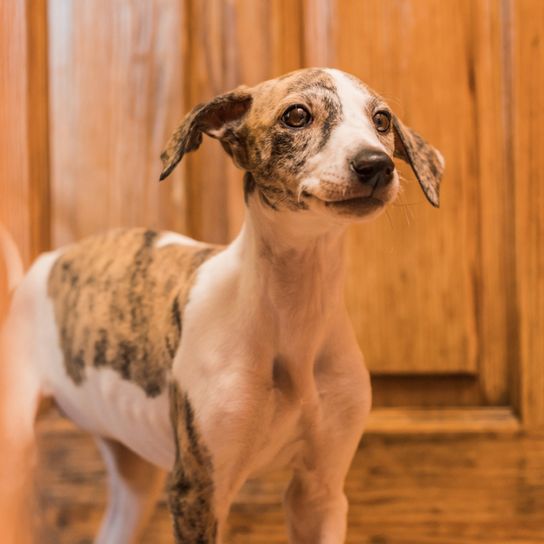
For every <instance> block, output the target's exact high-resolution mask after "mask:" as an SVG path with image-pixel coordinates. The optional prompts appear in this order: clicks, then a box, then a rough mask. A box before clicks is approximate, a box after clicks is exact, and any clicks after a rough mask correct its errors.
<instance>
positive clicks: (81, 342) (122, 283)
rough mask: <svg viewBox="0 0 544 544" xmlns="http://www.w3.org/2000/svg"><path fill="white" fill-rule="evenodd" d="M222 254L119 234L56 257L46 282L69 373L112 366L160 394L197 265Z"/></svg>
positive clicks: (151, 236)
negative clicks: (89, 367)
mask: <svg viewBox="0 0 544 544" xmlns="http://www.w3.org/2000/svg"><path fill="white" fill-rule="evenodd" d="M219 251H221V248H220V247H218V246H211V245H207V244H203V243H199V242H195V241H193V240H191V239H190V238H186V237H183V236H181V235H177V234H174V233H169V232H159V231H154V230H149V229H141V228H133V229H117V230H113V231H109V232H106V233H104V234H99V235H95V236H91V237H89V238H86V239H84V240H82V241H81V242H78V243H76V244H73V245H71V246H68V247H67V248H65V249H64V250H62V251H61V252H60V253H59V256H58V257H57V259H56V261H55V263H54V264H53V266H52V268H51V271H50V273H49V278H48V285H47V287H48V289H47V290H48V296H49V297H50V299H51V301H52V303H53V307H54V313H55V320H56V325H57V328H58V332H59V340H60V343H61V348H62V351H63V355H64V362H65V366H66V371H67V373H68V374H69V375H70V377H71V378H72V379H73V381H74V382H75V383H82V382H83V381H84V380H85V369H86V368H87V367H88V366H93V367H95V368H100V367H109V368H113V369H114V370H116V371H117V372H119V373H120V374H121V376H122V377H123V378H125V379H128V380H131V381H134V382H135V383H137V384H138V385H140V386H141V387H143V388H144V390H145V391H146V393H147V394H148V395H150V396H156V395H158V394H160V393H161V392H162V391H163V390H164V387H165V385H166V381H167V378H166V374H167V372H168V370H169V369H170V366H171V364H172V361H173V357H174V354H175V351H176V349H177V346H178V344H179V341H180V338H181V331H182V319H183V308H184V306H185V304H186V302H187V299H188V296H189V292H190V290H191V287H192V285H193V283H194V279H195V277H196V274H197V272H198V269H199V267H200V266H201V265H202V264H203V263H204V262H205V261H207V260H208V259H210V258H211V257H213V256H214V255H216V254H217V253H218V252H219Z"/></svg>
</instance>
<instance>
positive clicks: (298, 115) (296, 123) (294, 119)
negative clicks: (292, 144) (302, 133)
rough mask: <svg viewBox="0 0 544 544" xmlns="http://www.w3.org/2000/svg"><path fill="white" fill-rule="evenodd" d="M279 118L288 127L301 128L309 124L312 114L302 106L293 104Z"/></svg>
mask: <svg viewBox="0 0 544 544" xmlns="http://www.w3.org/2000/svg"><path fill="white" fill-rule="evenodd" d="M281 120H282V121H283V123H284V124H286V125H287V126H288V127H292V128H302V127H305V126H306V125H309V124H310V122H311V121H312V116H311V114H310V112H309V111H308V110H307V109H306V108H305V107H304V106H301V105H300V104H295V105H294V106H291V107H289V108H287V109H286V110H285V112H284V113H283V115H282V116H281Z"/></svg>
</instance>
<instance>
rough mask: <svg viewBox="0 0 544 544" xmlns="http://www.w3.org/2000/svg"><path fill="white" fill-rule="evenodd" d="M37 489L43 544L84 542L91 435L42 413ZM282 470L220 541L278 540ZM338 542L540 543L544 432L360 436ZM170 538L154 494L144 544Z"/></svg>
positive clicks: (242, 507)
mask: <svg viewBox="0 0 544 544" xmlns="http://www.w3.org/2000/svg"><path fill="white" fill-rule="evenodd" d="M38 443H39V452H40V453H39V468H38V475H37V488H38V495H39V516H40V520H41V521H40V525H41V527H42V537H41V538H40V542H43V543H44V544H90V543H91V542H92V537H93V535H94V534H95V532H96V529H97V526H98V524H99V521H100V517H101V514H102V511H103V509H104V505H105V498H106V484H105V473H104V468H103V465H102V462H101V460H100V458H99V455H98V452H97V450H96V447H95V445H94V442H93V441H92V440H91V438H90V437H89V436H87V435H85V434H84V433H81V432H80V431H78V430H77V429H75V428H74V427H73V426H72V425H71V424H70V423H68V422H66V421H65V420H62V419H60V418H58V417H56V416H54V415H49V416H47V417H45V418H44V419H42V420H41V421H40V422H39V424H38ZM287 476H288V475H287V473H285V472H280V473H275V474H272V475H270V476H268V477H266V478H264V479H262V480H258V481H254V482H250V483H248V484H247V485H246V486H245V488H244V489H243V491H242V493H241V495H240V498H239V501H238V502H237V503H236V505H235V506H234V508H233V511H232V515H231V520H230V536H229V540H228V542H229V543H230V544H280V543H282V544H283V543H285V542H286V536H285V530H284V527H283V518H282V512H281V507H280V506H279V503H280V499H281V493H282V489H283V487H284V485H285V481H286V479H287ZM346 489H347V494H348V497H349V500H350V514H349V534H348V540H347V542H348V544H484V543H486V544H538V543H544V436H541V437H525V436H521V435H511V436H509V435H496V436H494V435H483V436H482V435H450V436H417V435H415V436H414V435H396V436H380V435H377V434H372V435H369V436H367V437H365V439H364V440H363V443H362V445H361V448H360V450H359V451H358V453H357V456H356V458H355V460H354V463H353V466H352V469H351V471H350V474H349V478H348V481H347V484H346ZM167 542H168V543H171V542H173V539H172V536H171V530H170V519H169V515H168V512H167V509H166V505H165V502H164V498H163V500H162V501H161V503H160V504H159V505H158V508H157V511H156V513H155V515H154V517H153V520H152V522H151V524H150V526H149V528H148V531H147V533H146V537H145V539H144V544H152V543H153V544H158V543H159V544H160V543H167Z"/></svg>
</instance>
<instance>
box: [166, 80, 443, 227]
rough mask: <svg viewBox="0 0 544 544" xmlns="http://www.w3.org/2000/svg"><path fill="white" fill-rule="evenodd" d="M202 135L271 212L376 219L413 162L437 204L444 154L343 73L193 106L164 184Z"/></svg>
mask: <svg viewBox="0 0 544 544" xmlns="http://www.w3.org/2000/svg"><path fill="white" fill-rule="evenodd" d="M203 133H205V134H208V135H209V136H211V137H213V138H217V139H219V140H220V142H221V144H222V145H223V147H224V149H225V151H226V152H227V153H228V154H229V155H231V156H232V158H233V160H234V162H235V164H236V165H237V166H239V167H240V168H242V169H244V170H245V171H246V176H245V193H246V199H248V198H252V196H253V195H256V196H257V197H258V198H259V199H260V201H261V203H262V204H263V205H265V206H267V207H269V208H271V209H276V210H280V209H289V210H294V211H299V210H302V211H304V210H306V211H308V210H313V211H316V212H318V213H325V214H327V215H332V216H334V217H336V218H339V217H340V218H349V219H357V218H368V217H371V216H374V215H375V214H376V213H378V212H379V211H381V210H383V208H384V207H385V205H386V204H387V203H389V202H391V201H392V200H393V199H394V198H395V197H396V195H397V193H398V189H399V176H398V173H397V171H396V168H395V165H394V163H393V157H398V158H401V159H403V160H404V161H406V162H407V163H409V164H410V166H411V167H412V169H413V171H414V173H415V175H416V177H417V179H418V181H419V183H420V185H421V188H422V189H423V191H424V193H425V196H426V197H427V199H428V200H429V201H430V202H431V204H433V206H438V203H439V183H440V178H441V176H442V171H443V167H444V161H443V159H442V156H441V155H440V153H439V152H438V151H437V150H435V149H434V148H433V147H431V146H430V145H429V144H428V143H426V142H425V140H423V138H421V137H420V136H419V135H418V134H417V133H416V132H414V131H413V130H412V129H410V128H408V127H406V126H404V125H403V124H402V122H401V121H400V120H399V119H398V118H397V116H396V115H395V114H394V113H393V112H392V111H391V109H390V108H389V106H388V105H387V104H386V103H385V101H384V100H383V99H382V98H381V97H380V96H378V95H377V94H376V93H374V92H373V91H372V90H370V89H369V88H368V87H367V86H366V85H365V84H364V83H362V82H361V81H359V80H358V79H356V78H355V77H353V76H351V75H349V74H346V73H344V72H340V71H339V70H333V69H305V70H299V71H296V72H292V73H290V74H287V75H285V76H283V77H281V78H279V79H273V80H270V81H265V82H264V83H261V84H259V85H256V86H255V87H251V88H249V87H239V88H237V89H235V90H234V91H232V92H230V93H227V94H224V95H221V96H218V97H216V98H214V99H213V100H212V101H210V102H208V103H206V104H201V105H199V106H196V107H195V108H194V109H193V110H192V111H191V112H190V113H189V114H188V115H187V116H186V117H185V119H184V120H183V122H182V123H181V125H180V126H179V127H178V128H177V130H176V131H175V132H174V134H173V135H172V137H171V138H170V140H169V142H168V144H167V147H166V149H165V151H164V152H163V154H162V155H161V159H162V161H163V166H164V169H163V171H162V174H161V179H164V178H165V177H166V176H168V175H169V174H170V172H171V171H172V170H173V168H174V167H175V166H176V164H177V163H178V162H179V161H180V160H181V158H182V157H183V155H184V154H185V153H187V152H188V151H193V150H195V149H197V148H198V146H199V145H200V143H201V141H202V134H203Z"/></svg>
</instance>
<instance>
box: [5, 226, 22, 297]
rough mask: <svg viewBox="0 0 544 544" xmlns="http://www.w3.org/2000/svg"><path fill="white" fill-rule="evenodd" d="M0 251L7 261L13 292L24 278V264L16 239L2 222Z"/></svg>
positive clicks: (9, 288) (6, 268)
mask: <svg viewBox="0 0 544 544" xmlns="http://www.w3.org/2000/svg"><path fill="white" fill-rule="evenodd" d="M0 253H1V254H2V257H3V261H4V263H5V264H4V267H5V270H6V274H7V285H8V290H9V291H10V292H11V291H13V290H14V289H15V288H16V287H17V285H19V283H20V282H21V280H22V279H23V276H24V265H23V259H22V258H21V254H20V253H19V250H18V249H17V244H16V243H15V240H14V239H13V237H12V236H11V234H10V233H9V232H8V230H7V229H6V227H4V225H2V223H0Z"/></svg>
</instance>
